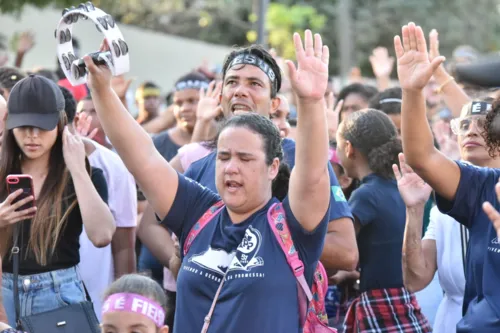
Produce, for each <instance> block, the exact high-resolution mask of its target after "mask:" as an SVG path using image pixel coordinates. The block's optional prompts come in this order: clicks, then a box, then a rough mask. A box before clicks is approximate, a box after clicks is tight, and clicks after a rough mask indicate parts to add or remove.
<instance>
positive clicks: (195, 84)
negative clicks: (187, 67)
mask: <svg viewBox="0 0 500 333" xmlns="http://www.w3.org/2000/svg"><path fill="white" fill-rule="evenodd" d="M201 88H203V89H207V88H208V82H206V81H200V80H187V81H181V82H179V83H177V84H176V85H175V90H174V91H181V90H186V89H196V90H200V89H201Z"/></svg>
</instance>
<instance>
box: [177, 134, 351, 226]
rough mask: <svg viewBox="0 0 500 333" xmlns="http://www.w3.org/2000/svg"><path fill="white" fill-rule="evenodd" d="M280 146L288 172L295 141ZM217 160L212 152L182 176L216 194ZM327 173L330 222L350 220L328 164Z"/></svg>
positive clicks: (337, 184)
mask: <svg viewBox="0 0 500 333" xmlns="http://www.w3.org/2000/svg"><path fill="white" fill-rule="evenodd" d="M281 146H282V147H283V151H284V153H285V158H284V159H285V163H286V164H287V165H288V166H289V167H290V170H291V169H293V167H294V166H295V141H293V140H290V139H287V138H285V139H283V141H282V143H281ZM216 160H217V152H216V151H214V152H212V153H210V154H209V155H207V156H205V157H204V158H202V159H200V160H198V161H196V162H194V163H192V164H191V165H190V166H189V168H188V169H187V170H186V172H185V173H184V175H185V176H186V177H188V178H191V179H192V180H194V181H196V182H198V183H200V184H202V185H203V186H205V187H207V188H209V189H210V190H212V191H213V192H217V187H216V185H215V163H216ZM328 173H329V174H330V187H331V189H332V193H331V196H330V221H332V220H336V219H340V218H342V217H348V218H351V219H352V215H351V210H350V209H349V205H348V204H347V201H346V199H345V197H344V192H343V191H342V188H341V187H340V185H339V181H338V180H337V176H336V175H335V172H334V171H333V168H332V166H331V164H330V163H328Z"/></svg>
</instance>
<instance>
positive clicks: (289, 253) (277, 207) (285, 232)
mask: <svg viewBox="0 0 500 333" xmlns="http://www.w3.org/2000/svg"><path fill="white" fill-rule="evenodd" d="M267 220H268V222H269V225H270V226H271V230H272V231H273V233H274V235H275V236H276V240H277V241H278V243H279V244H280V246H281V249H282V250H283V253H285V256H286V260H287V262H288V265H289V266H290V268H291V269H292V271H293V273H294V274H295V278H296V279H297V284H298V285H299V286H300V289H302V291H303V292H300V289H299V310H300V322H301V323H302V324H303V323H304V322H305V318H306V312H307V303H308V302H307V300H309V302H310V301H312V298H313V296H312V292H311V288H309V285H308V284H307V281H306V278H305V276H304V264H303V263H302V260H300V258H299V253H298V252H297V250H296V249H295V245H294V244H293V239H292V235H291V233H290V229H289V228H288V224H287V222H286V217H285V210H284V209H283V204H282V203H281V202H280V203H277V204H273V205H272V206H271V208H269V211H268V212H267ZM305 297H307V299H306V298H305Z"/></svg>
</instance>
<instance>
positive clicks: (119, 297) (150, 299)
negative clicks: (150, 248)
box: [0, 259, 168, 333]
mask: <svg viewBox="0 0 500 333" xmlns="http://www.w3.org/2000/svg"><path fill="white" fill-rule="evenodd" d="M0 262H1V259H0ZM0 278H1V270H0ZM0 297H1V294H0ZM166 304H167V298H166V296H165V293H164V292H163V290H162V288H161V287H160V285H159V284H157V283H156V282H155V281H153V280H152V279H150V278H148V277H145V276H142V275H137V274H130V275H124V276H122V277H121V278H120V279H118V280H116V281H115V282H113V283H112V284H111V285H110V286H109V288H108V290H107V291H106V293H105V298H104V305H103V307H102V324H101V332H102V333H168V326H165V325H164V324H163V322H164V320H165V306H166ZM3 312H4V311H3V309H2V308H1V303H0V333H22V332H19V331H16V330H15V329H13V328H11V327H10V326H9V325H7V324H5V323H3V322H2V321H4V320H5V318H4V317H5V315H2V313H3Z"/></svg>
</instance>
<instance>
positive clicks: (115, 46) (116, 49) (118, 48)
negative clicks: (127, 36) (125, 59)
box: [111, 41, 122, 57]
mask: <svg viewBox="0 0 500 333" xmlns="http://www.w3.org/2000/svg"><path fill="white" fill-rule="evenodd" d="M111 45H112V46H113V51H114V52H115V55H116V56H117V57H119V56H120V55H121V53H122V52H121V49H120V46H119V45H118V43H117V42H116V41H113V43H111Z"/></svg>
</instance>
